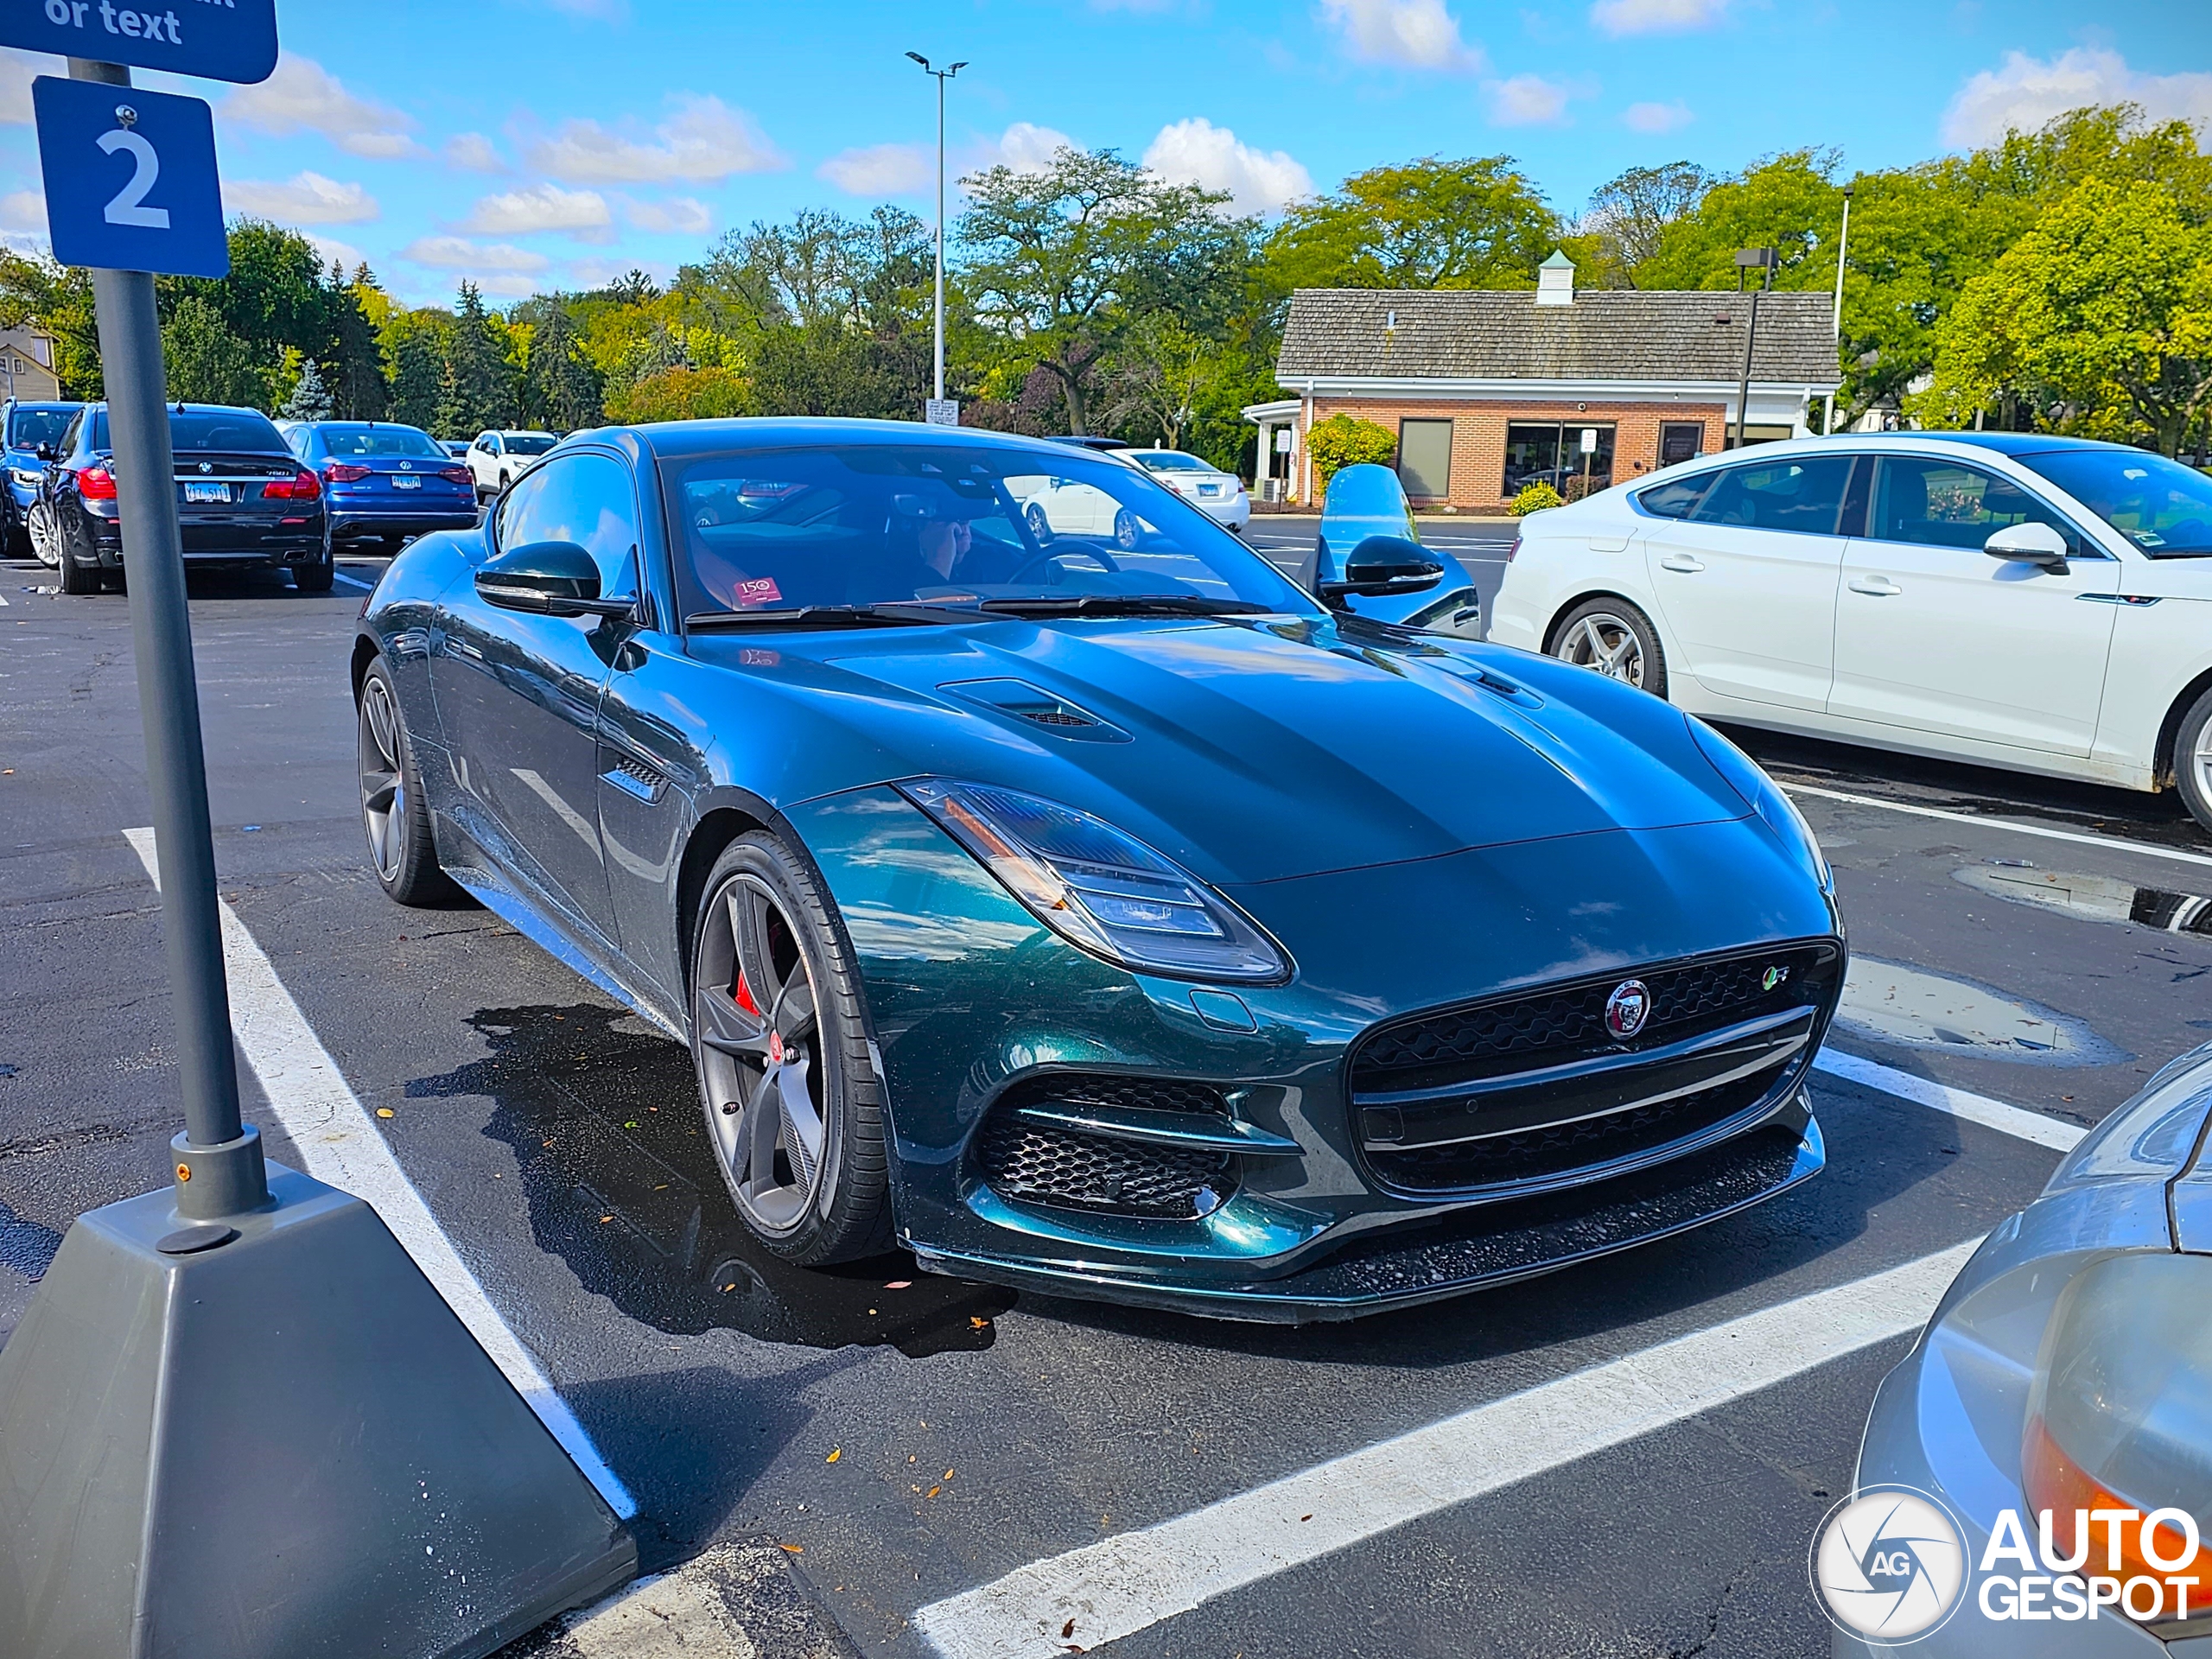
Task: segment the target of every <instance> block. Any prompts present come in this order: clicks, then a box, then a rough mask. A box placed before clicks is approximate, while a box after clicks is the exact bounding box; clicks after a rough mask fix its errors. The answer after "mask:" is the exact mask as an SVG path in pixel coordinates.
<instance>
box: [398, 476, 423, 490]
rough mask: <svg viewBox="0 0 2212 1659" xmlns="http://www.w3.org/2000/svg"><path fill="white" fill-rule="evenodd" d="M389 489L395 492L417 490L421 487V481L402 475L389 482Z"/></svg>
mask: <svg viewBox="0 0 2212 1659" xmlns="http://www.w3.org/2000/svg"><path fill="white" fill-rule="evenodd" d="M391 487H392V488H393V489H395V490H419V489H421V488H422V487H423V480H421V479H419V478H410V477H409V476H407V474H404V473H402V474H400V475H399V476H397V478H395V479H393V480H391Z"/></svg>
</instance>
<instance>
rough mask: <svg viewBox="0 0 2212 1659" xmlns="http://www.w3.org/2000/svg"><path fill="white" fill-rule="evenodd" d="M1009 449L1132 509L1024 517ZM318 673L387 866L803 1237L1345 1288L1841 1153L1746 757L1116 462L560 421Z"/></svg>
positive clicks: (1082, 1287) (1796, 822)
mask: <svg viewBox="0 0 2212 1659" xmlns="http://www.w3.org/2000/svg"><path fill="white" fill-rule="evenodd" d="M1048 478H1053V479H1059V480H1065V481H1066V482H1068V483H1071V484H1081V485H1083V486H1084V487H1086V488H1089V489H1091V490H1094V491H1096V492H1097V493H1100V494H1102V495H1103V496H1105V497H1107V498H1109V499H1111V500H1112V501H1114V502H1116V504H1118V509H1119V510H1120V511H1123V512H1128V514H1129V515H1130V516H1131V517H1132V518H1135V519H1137V520H1138V521H1139V522H1140V523H1142V524H1148V525H1151V526H1153V527H1154V528H1153V529H1151V530H1150V531H1147V533H1146V535H1145V536H1144V537H1143V539H1142V542H1141V546H1140V547H1139V548H1138V549H1136V550H1122V549H1119V548H1117V547H1116V546H1114V545H1112V544H1111V543H1110V540H1109V538H1107V537H1090V538H1078V537H1054V538H1052V539H1050V540H1046V539H1043V538H1039V537H1034V536H1033V535H1032V534H1031V533H1030V531H1029V529H1028V519H1027V513H1026V512H1024V511H1023V503H1024V502H1025V500H1033V499H1035V498H1036V494H1037V491H1036V490H1035V489H1034V488H1033V485H1035V484H1037V483H1040V482H1041V481H1042V480H1046V479H1048ZM1432 579H1433V578H1432ZM353 690H354V693H355V696H356V697H357V699H358V702H359V745H360V750H359V756H360V766H359V771H360V777H361V783H362V793H361V797H360V809H361V814H362V822H363V824H364V827H365V832H366V837H367V842H368V850H369V852H370V855H371V860H372V865H373V868H374V869H375V872H376V874H377V877H378V880H379V882H381V883H382V885H383V886H384V887H385V890H386V891H387V893H390V894H391V896H392V897H393V898H395V899H398V900H400V901H402V902H404V903H412V904H420V903H427V902H435V901H436V900H437V898H438V895H439V894H440V893H441V892H442V891H443V889H444V886H445V879H446V877H448V876H450V877H451V878H452V879H453V880H456V881H458V882H459V883H460V884H461V886H462V887H465V888H467V890H468V891H469V892H470V893H474V894H476V895H477V896H478V897H480V899H482V901H483V902H484V903H485V904H486V906H489V907H490V908H491V909H492V910H493V912H496V913H497V914H499V915H500V916H501V917H503V918H507V919H508V920H509V921H510V923H511V924H512V925H514V926H516V927H518V929H520V930H521V931H524V933H525V934H526V935H527V936H528V937H530V938H533V939H536V940H537V941H538V942H539V943H540V944H543V945H544V946H545V947H546V948H548V949H549V950H553V951H555V952H556V953H557V954H558V955H560V956H561V957H562V958H563V960H565V961H568V962H570V963H574V964H575V965H577V966H578V967H579V968H580V969H582V971H584V972H586V973H588V974H589V975H590V976H592V977H593V978H594V981H595V982H598V983H601V984H603V985H605V986H607V988H609V989H610V990H612V991H613V994H615V995H619V996H621V997H624V998H626V999H628V1000H629V1001H631V1003H632V1006H633V1007H636V1008H638V1009H639V1010H640V1011H642V1012H643V1014H645V1017H646V1018H647V1019H649V1020H652V1021H653V1022H655V1023H656V1024H658V1025H659V1026H660V1027H663V1028H664V1029H666V1030H668V1031H670V1032H671V1033H677V1034H678V1035H680V1036H681V1037H683V1038H684V1039H688V1040H689V1041H690V1044H691V1047H692V1052H693V1054H694V1056H695V1058H696V1067H697V1075H698V1078H699V1083H700V1088H701V1097H702V1120H703V1121H702V1131H703V1133H704V1135H705V1136H707V1137H708V1140H707V1144H708V1145H709V1147H710V1148H711V1150H712V1152H713V1154H715V1157H716V1159H717V1160H718V1161H719V1164H720V1166H721V1171H722V1173H723V1175H724V1178H725V1179H726V1181H727V1184H728V1187H729V1191H730V1195H731V1198H732V1201H733V1203H734V1205H735V1207H736V1211H737V1213H738V1214H739V1216H741V1217H742V1218H743V1223H744V1224H745V1225H746V1226H747V1228H749V1229H750V1230H752V1231H753V1234H754V1235H755V1236H757V1237H758V1238H759V1239H760V1241H761V1243H762V1245H763V1247H764V1248H765V1249H768V1250H770V1251H772V1252H774V1253H776V1254H778V1255H781V1256H783V1257H785V1258H786V1259H788V1260H791V1261H793V1262H801V1263H819V1262H832V1261H836V1260H839V1259H844V1258H849V1257H854V1256H859V1255H866V1254H868V1253H870V1252H874V1251H877V1250H880V1249H884V1248H886V1247H887V1245H889V1244H890V1243H893V1241H896V1242H897V1243H900V1244H902V1245H905V1246H906V1247H908V1248H911V1249H913V1250H914V1251H915V1252H916V1254H917V1255H918V1258H919V1260H920V1261H921V1262H922V1264H923V1265H924V1266H925V1268H931V1269H933V1270H937V1271H942V1272H946V1273H953V1274H960V1275H963V1276H964V1277H969V1278H982V1279H988V1280H998V1281H1007V1282H1013V1283H1017V1284H1030V1285H1034V1286H1039V1287H1051V1288H1052V1290H1054V1291H1055V1292H1056V1293H1057V1294H1069V1295H1077V1296H1092V1297H1108V1298H1113V1299H1116V1300H1127V1301H1133V1302H1143V1303H1151V1304H1160V1305H1165V1306H1177V1307H1182V1308H1185V1309H1190V1310H1193V1311H1197V1312H1200V1313H1214V1314H1218V1315H1230V1316H1234V1317H1237V1318H1246V1319H1289V1320H1295V1319H1341V1318H1345V1317H1348V1316H1350V1315H1352V1314H1356V1313H1364V1312H1367V1311H1370V1310H1372V1309H1376V1308H1380V1307H1384V1306H1393V1305H1402V1304H1406V1303H1411V1302H1417V1301H1422V1300H1430V1299H1433V1298H1436V1297H1440V1296H1446V1295H1450V1294H1456V1293H1459V1292H1461V1291H1465V1290H1468V1289H1471V1288H1473V1287H1478V1286H1481V1285H1486V1284H1496V1283H1499V1282H1503V1281H1508V1280H1515V1279H1519V1278H1522V1277H1524V1276H1526V1275H1528V1274H1532V1273H1536V1272H1541V1271H1543V1270H1545V1269H1547V1268H1554V1267H1558V1266H1560V1265H1562V1264H1564V1263H1566V1262H1570V1261H1575V1260H1580V1259H1585V1258H1586V1257H1588V1256H1591V1255H1597V1254H1600V1253H1603V1252H1605V1251H1610V1250H1614V1249H1622V1248H1625V1247H1628V1246H1630V1245H1631V1244H1633V1243H1637V1242H1638V1241H1641V1240H1643V1239H1648V1238H1652V1237H1657V1236H1663V1235H1666V1234H1669V1233H1673V1232H1675V1231H1678V1230H1682V1229H1685V1228H1688V1227H1693V1226H1695V1225H1697V1224H1700V1223H1702V1222H1705V1221H1708V1220H1711V1219H1713V1217H1716V1216H1719V1215H1724V1214H1727V1213H1730V1212H1732V1211H1736V1210H1738V1209H1740V1208H1742V1207H1744V1206H1745V1205H1751V1204H1753V1203H1756V1202H1758V1201H1759V1200H1761V1199H1763V1198H1767V1197H1769V1196H1770V1195H1772V1194H1774V1193H1776V1192H1781V1191H1783V1190H1784V1189H1786V1188H1789V1187H1790V1186H1792V1185H1795V1184H1796V1183H1798V1182H1800V1181H1802V1180H1804V1179H1808V1178H1809V1177H1810V1176H1812V1175H1813V1174H1814V1173H1815V1172H1816V1171H1817V1170H1818V1169H1819V1168H1820V1167H1821V1163H1822V1160H1823V1156H1824V1154H1823V1152H1822V1149H1821V1138H1820V1132H1819V1129H1818V1128H1817V1127H1816V1126H1815V1122H1814V1120H1813V1117H1812V1114H1811V1108H1810V1105H1809V1103H1808V1098H1807V1096H1806V1093H1805V1085H1806V1082H1807V1079H1808V1076H1809V1072H1808V1066H1809V1065H1810V1062H1811V1059H1812V1057H1813V1055H1814V1053H1815V1051H1816V1050H1817V1049H1818V1047H1819V1046H1820V1043H1821V1038H1822V1035H1823V1033H1824V1032H1825V1030H1826V1028H1827V1022H1828V1020H1829V1018H1830V1015H1831V1014H1832V1012H1833V1010H1834V1006H1835V1002H1836V999H1837V997H1838V995H1840V989H1841V985H1842V979H1843V972H1844V967H1845V953H1844V945H1843V940H1842V937H1841V931H1840V923H1839V921H1838V918H1837V914H1836V911H1835V906H1834V899H1833V881H1832V879H1831V877H1830V875H1829V874H1828V871H1827V865H1826V863H1825V861H1823V860H1822V858H1821V854H1820V850H1819V848H1818V846H1817V845H1816V844H1815V842H1814V840H1813V838H1812V836H1811V834H1810V832H1809V831H1808V829H1806V828H1805V825H1804V823H1803V820H1802V818H1800V817H1798V816H1797V815H1796V811H1795V810H1793V809H1792V808H1791V807H1790V806H1789V803H1788V801H1787V800H1786V798H1784V797H1783V795H1782V793H1781V792H1780V791H1778V790H1777V789H1776V788H1775V786H1774V785H1772V784H1771V783H1770V782H1769V781H1768V780H1767V779H1765V778H1764V775H1763V774H1762V773H1761V772H1759V770H1758V767H1757V766H1754V765H1752V763H1751V761H1750V760H1747V759H1745V757H1744V755H1743V754H1742V753H1741V752H1740V751H1738V749H1736V748H1735V747H1733V746H1732V745H1730V744H1729V743H1727V742H1726V741H1725V740H1723V739H1722V738H1721V737H1719V735H1718V734H1716V733H1714V732H1713V731H1712V730H1711V729H1710V728H1707V727H1704V726H1702V725H1700V724H1699V723H1698V722H1696V721H1690V720H1688V719H1685V718H1684V717H1683V716H1682V715H1680V714H1678V713H1676V712H1675V711H1674V710H1672V709H1667V708H1666V707H1664V706H1663V705H1662V704H1661V703H1659V702H1655V701H1654V700H1652V699H1651V698H1649V697H1646V696H1642V695H1640V694H1638V693H1636V692H1634V691H1632V690H1629V689H1628V688H1626V687H1624V686H1620V685H1617V684H1613V683H1609V682H1607V681H1605V680H1603V679H1601V678H1599V677H1596V676H1594V675H1590V674H1585V673H1581V672H1580V671H1575V670H1573V669H1571V668H1569V667H1567V666H1566V665H1564V664H1558V663H1554V662H1548V661H1546V660H1544V659H1542V658H1531V657H1528V656H1524V655H1522V654H1521V653H1518V652H1503V651H1497V650H1493V649H1491V648H1490V647H1487V646H1484V645H1478V644H1475V643H1472V642H1470V641H1466V640H1462V639H1450V638H1446V637H1442V636H1438V635H1433V634H1420V633H1414V632H1408V631H1407V630H1404V629H1402V628H1395V627H1390V626H1384V625H1382V624H1379V623H1376V622H1373V621H1370V620H1365V619H1363V618H1361V617H1359V616H1357V615H1355V614H1351V613H1344V612H1338V611H1332V610H1331V609H1329V608H1326V607H1324V606H1322V605H1320V604H1318V603H1316V602H1315V601H1313V599H1312V598H1310V597H1309V596H1308V595H1306V594H1304V593H1302V592H1300V590H1299V589H1298V588H1296V587H1295V586H1294V585H1293V584H1292V583H1291V582H1289V581H1287V579H1286V578H1284V577H1283V576H1281V575H1279V574H1278V573H1277V572H1276V571H1275V570H1274V568H1273V567H1272V566H1270V565H1269V564H1268V563H1267V562H1266V561H1265V560H1263V559H1262V558H1261V557H1260V556H1258V555H1257V554H1255V553H1254V552H1252V551H1251V550H1249V549H1248V548H1246V547H1245V546H1244V545H1243V543H1241V542H1239V541H1238V540H1237V539H1236V537H1233V536H1230V534H1229V533H1228V532H1227V531H1224V530H1223V529H1222V528H1221V527H1220V526H1219V525H1217V524H1214V523H1212V522H1211V520H1210V519H1208V518H1205V516H1204V515H1203V514H1201V513H1199V512H1197V511H1196V510H1195V509H1194V508H1192V506H1191V505H1190V504H1188V503H1187V502H1185V501H1183V500H1181V499H1179V498H1177V497H1176V496H1174V495H1173V494H1172V493H1170V492H1168V491H1167V490H1166V489H1165V488H1164V487H1162V486H1160V484H1159V483H1158V482H1156V481H1155V480H1153V479H1152V478H1151V477H1149V476H1148V475H1147V474H1144V473H1143V472H1141V470H1140V469H1137V468H1135V467H1125V466H1122V465H1118V464H1116V463H1115V462H1113V461H1107V460H1105V459H1103V457H1098V456H1087V455H1083V454H1077V453H1075V452H1073V451H1071V449H1069V448H1067V447H1065V446H1059V445H1053V444H1050V443H1046V442H1038V441H1035V440H1029V439H1022V438H1017V437H1013V436H1009V435H1004V434H1001V433H995V432H986V431H964V430H957V429H937V428H925V427H920V426H909V425H900V424H894V423H877V422H861V421H805V420H766V421H690V422H683V423H671V424H669V425H664V426H649V427H644V428H636V429H607V430H602V431H598V432H594V433H592V434H589V435H587V436H585V437H583V438H579V439H576V440H574V441H572V442H570V443H569V444H567V445H564V446H563V448H561V449H560V450H559V451H558V452H557V453H556V454H553V455H551V456H549V457H548V458H547V459H546V460H545V461H543V462H541V463H540V464H539V465H538V466H537V467H536V468H534V469H533V470H532V471H531V472H530V473H529V474H525V475H524V477H523V478H522V479H521V480H518V482H517V483H516V484H515V486H514V487H513V488H512V489H511V490H510V491H509V492H508V493H507V495H506V498H505V500H504V501H502V502H501V503H500V505H499V508H498V510H497V511H496V512H493V514H492V515H491V516H490V518H488V519H487V521H486V524H484V525H483V526H482V527H480V529H477V530H474V531H454V532H448V533H445V534H440V535H433V536H427V537H423V539H422V540H420V541H418V542H416V543H413V544H411V545H410V546H409V547H408V548H407V549H406V550H404V551H403V552H402V553H401V554H400V555H399V556H398V557H397V559H396V560H395V561H394V562H393V563H392V565H391V569H389V570H388V571H387V572H386V573H385V576H384V578H383V580H382V582H380V583H379V584H378V589H377V592H376V594H374V595H373V596H372V598H371V600H370V601H369V602H368V604H367V606H366V607H365V611H364V613H363V615H362V618H361V620H360V624H359V635H358V637H357V639H356V642H355V645H354V652H353ZM1559 753H1572V755H1573V762H1574V763H1573V765H1572V766H1564V765H1561V764H1560V762H1559V760H1558V759H1557V756H1558V754H1559ZM1442 756H1448V757H1450V758H1451V759H1450V764H1448V765H1446V764H1440V757H1442ZM1468 779H1478V780H1479V784H1478V785H1477V786H1472V787H1471V786H1470V785H1469V783H1468Z"/></svg>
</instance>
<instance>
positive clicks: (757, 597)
mask: <svg viewBox="0 0 2212 1659" xmlns="http://www.w3.org/2000/svg"><path fill="white" fill-rule="evenodd" d="M783 596H784V595H783V592H782V590H781V589H779V588H778V587H777V586H776V581H775V578H774V577H773V576H760V577H756V578H754V579H753V581H751V582H739V583H738V584H737V605H738V608H739V609H740V610H743V609H744V608H745V607H747V606H748V605H766V604H767V603H769V602H770V601H772V600H779V599H781V598H782V597H783Z"/></svg>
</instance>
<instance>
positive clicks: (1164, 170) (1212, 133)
mask: <svg viewBox="0 0 2212 1659" xmlns="http://www.w3.org/2000/svg"><path fill="white" fill-rule="evenodd" d="M1144 164H1145V165H1146V166H1147V167H1148V168H1151V169H1152V170H1153V171H1154V172H1155V173H1157V174H1159V175H1160V177H1162V178H1164V179H1168V180H1172V181H1174V182H1175V183H1177V184H1196V185H1201V186H1203V187H1205V188H1206V189H1208V190H1226V191H1227V192H1229V195H1230V206H1232V207H1235V208H1236V211H1237V212H1239V213H1279V212H1281V210H1282V208H1283V207H1285V206H1286V205H1287V204H1288V203H1290V202H1293V201H1295V200H1299V198H1300V197H1302V196H1310V195H1312V194H1313V175H1312V174H1310V173H1308V172H1307V171H1306V169H1305V168H1303V167H1301V166H1300V164H1299V163H1298V162H1296V161H1294V160H1293V159H1292V158H1291V156H1288V155H1287V154H1286V153H1285V152H1284V151H1282V150H1280V149H1277V150H1264V149H1253V148H1252V146H1251V145H1249V144H1246V143H1239V142H1238V140H1237V137H1236V134H1235V133H1233V132H1231V131H1230V130H1229V129H1228V128H1227V127H1217V126H1216V125H1214V124H1213V123H1212V122H1211V121H1209V120H1207V119H1206V118H1205V117H1203V116H1193V117H1192V118H1190V119H1189V120H1187V121H1177V122H1174V123H1173V124H1170V125H1167V126H1165V127H1162V128H1161V129H1160V136H1159V137H1156V138H1154V140H1153V141H1152V143H1151V144H1150V145H1149V146H1147V149H1146V150H1145V152H1144Z"/></svg>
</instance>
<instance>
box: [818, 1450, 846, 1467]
mask: <svg viewBox="0 0 2212 1659" xmlns="http://www.w3.org/2000/svg"><path fill="white" fill-rule="evenodd" d="M844 1455H845V1448H844V1447H843V1446H839V1447H838V1448H837V1449H836V1451H835V1452H831V1453H830V1454H829V1456H828V1457H826V1458H824V1459H822V1461H823V1462H824V1463H835V1462H836V1461H837V1459H840V1458H842V1457H843V1456H844Z"/></svg>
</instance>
